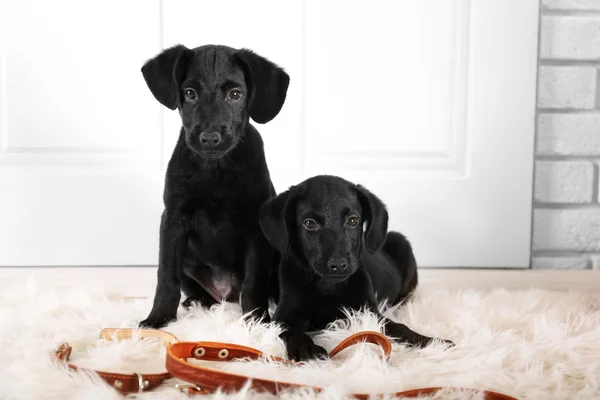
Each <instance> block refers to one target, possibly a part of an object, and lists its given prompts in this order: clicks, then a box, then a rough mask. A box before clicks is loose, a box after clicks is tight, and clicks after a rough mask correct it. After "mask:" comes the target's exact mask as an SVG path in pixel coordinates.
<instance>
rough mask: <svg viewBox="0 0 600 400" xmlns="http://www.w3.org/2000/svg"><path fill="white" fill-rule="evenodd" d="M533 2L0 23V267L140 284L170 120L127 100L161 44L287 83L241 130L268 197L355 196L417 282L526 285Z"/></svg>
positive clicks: (220, 8) (228, 6) (19, 15)
mask: <svg viewBox="0 0 600 400" xmlns="http://www.w3.org/2000/svg"><path fill="white" fill-rule="evenodd" d="M538 7H539V5H538V1H536V0H527V1H522V0H502V1H485V2H483V1H469V0H452V1H450V0H405V1H401V2H400V1H395V0H368V1H367V0H343V1H342V0H336V1H332V0H326V1H318V0H306V1H300V0H295V1H285V2H284V1H279V0H261V1H252V2H248V1H244V0H236V1H229V2H212V1H197V0H169V1H165V2H162V1H159V0H154V1H148V0H144V1H141V0H138V1H127V2H121V1H116V0H112V1H104V2H80V1H75V0H60V1H58V0H57V1H53V2H51V3H48V2H45V1H42V0H30V1H19V2H8V1H3V2H1V3H0V122H1V123H0V139H1V141H0V185H1V186H0V187H1V189H0V190H1V193H0V265H152V264H156V263H157V259H158V250H157V249H158V226H159V218H160V213H161V211H162V187H163V177H164V168H165V166H166V163H167V161H168V158H169V156H170V153H171V150H172V148H173V145H174V142H175V139H176V137H177V135H178V132H179V117H178V113H177V112H171V111H169V110H167V109H165V108H164V107H162V106H160V105H159V104H158V103H157V102H156V101H155V100H154V98H153V96H152V95H151V93H150V92H149V91H148V89H147V88H146V86H145V83H144V81H143V78H142V75H141V72H140V68H141V66H142V64H143V63H144V62H145V60H146V59H148V58H150V57H151V56H154V55H155V54H157V53H158V52H159V51H160V50H161V49H162V48H164V47H168V46H171V45H173V44H176V43H182V44H185V45H186V46H188V47H196V46H199V45H202V44H211V43H212V44H226V45H229V46H231V47H248V48H251V49H253V50H255V51H256V52H257V53H259V54H261V55H264V56H266V57H267V58H269V59H271V60H272V61H274V62H276V63H278V64H280V65H281V66H283V67H284V68H285V69H286V70H287V71H288V72H289V74H290V75H291V85H290V89H289V92H288V97H287V99H288V100H287V102H286V104H285V105H284V108H283V110H282V112H281V113H280V115H279V116H278V117H277V118H275V120H273V121H272V122H270V123H268V124H266V125H257V128H258V129H259V131H260V132H261V133H262V135H263V138H264V140H265V146H266V153H267V161H268V163H269V167H270V170H271V174H272V178H273V181H274V183H275V187H276V189H277V191H282V190H284V189H285V188H287V187H288V186H290V185H292V184H294V183H297V182H299V181H300V180H303V179H305V178H307V177H309V176H311V175H315V174H323V173H330V174H337V175H340V176H343V177H345V178H346V179H348V180H351V181H354V182H357V183H361V184H363V185H365V186H366V187H368V188H369V189H370V190H372V191H373V192H375V193H376V194H377V195H379V196H380V197H381V198H382V199H383V200H384V202H385V203H386V204H387V205H388V209H389V212H390V228H391V229H396V230H400V231H402V232H403V233H404V234H406V235H407V236H408V237H409V239H410V240H411V241H412V243H413V245H414V248H415V252H416V256H417V260H418V262H419V264H420V265H421V266H434V267H456V266H467V267H474V266H480V267H488V266H489V267H493V266H498V267H526V266H528V265H529V255H530V254H529V253H530V230H531V197H532V168H533V140H534V106H535V83H536V59H537V27H538Z"/></svg>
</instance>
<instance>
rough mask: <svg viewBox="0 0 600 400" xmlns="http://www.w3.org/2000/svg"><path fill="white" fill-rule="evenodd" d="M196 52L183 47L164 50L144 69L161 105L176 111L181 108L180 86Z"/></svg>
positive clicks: (178, 46) (153, 92) (146, 79)
mask: <svg viewBox="0 0 600 400" xmlns="http://www.w3.org/2000/svg"><path fill="white" fill-rule="evenodd" d="M193 55H194V52H193V51H192V50H190V49H188V48H187V47H185V46H182V45H180V44H179V45H176V46H173V47H171V48H168V49H166V50H164V51H163V52H162V53H160V54H159V55H157V56H156V57H154V58H152V59H150V60H148V61H147V62H146V64H144V66H143V67H142V74H143V75H144V80H145V81H146V84H147V85H148V87H149V88H150V91H151V92H152V94H153V95H154V97H156V100H158V101H159V102H160V103H162V104H163V105H164V106H166V107H169V108H170V109H171V110H175V109H176V108H177V107H178V106H179V99H180V93H179V85H180V84H181V80H182V79H183V74H184V73H185V70H186V68H187V65H188V62H189V60H190V59H191V58H192V57H193Z"/></svg>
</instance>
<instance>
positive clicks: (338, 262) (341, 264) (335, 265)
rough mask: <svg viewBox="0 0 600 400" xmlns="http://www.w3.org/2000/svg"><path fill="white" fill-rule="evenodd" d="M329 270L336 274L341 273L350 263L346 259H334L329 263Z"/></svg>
mask: <svg viewBox="0 0 600 400" xmlns="http://www.w3.org/2000/svg"><path fill="white" fill-rule="evenodd" d="M327 266H328V267H329V269H331V270H332V271H335V272H341V271H344V270H345V269H346V267H348V263H347V262H346V259H345V258H332V259H331V260H329V261H328V262H327Z"/></svg>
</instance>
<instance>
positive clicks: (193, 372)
mask: <svg viewBox="0 0 600 400" xmlns="http://www.w3.org/2000/svg"><path fill="white" fill-rule="evenodd" d="M365 342H366V343H372V344H376V345H379V346H380V347H381V348H382V350H383V357H385V358H388V357H389V355H390V353H391V351H392V343H391V342H390V340H389V339H388V338H387V337H386V336H384V335H382V334H381V333H379V332H370V331H364V332H359V333H356V334H354V335H352V336H350V337H348V338H346V339H345V340H343V341H342V342H341V343H340V344H338V345H337V346H336V347H335V348H334V349H333V350H332V351H331V352H330V353H329V356H330V357H334V356H335V355H336V354H338V353H339V352H341V351H342V350H344V349H346V348H348V347H350V346H352V345H355V344H357V343H365ZM189 358H194V359H196V360H204V361H235V360H240V359H246V360H248V359H250V360H257V359H261V358H263V359H264V358H268V359H271V360H273V361H279V362H285V363H289V362H291V361H287V360H284V359H281V358H279V357H273V356H265V355H264V354H263V353H262V352H261V351H259V350H256V349H253V348H251V347H245V346H240V345H236V344H230V343H219V342H179V343H175V344H172V345H171V346H169V347H168V349H167V363H166V366H167V371H169V372H170V373H171V374H172V375H173V376H174V377H176V378H179V379H181V380H184V381H186V382H189V383H190V384H189V385H177V387H178V388H179V389H180V390H181V391H182V392H183V391H186V392H187V393H188V394H210V393H214V392H215V391H216V390H218V389H220V390H222V391H224V392H236V391H239V390H241V389H242V388H243V387H244V386H245V385H246V383H247V382H248V380H251V383H250V387H251V388H252V389H254V390H257V391H264V392H269V393H272V394H275V395H277V394H278V393H279V392H280V391H282V390H285V389H292V388H310V389H313V390H315V391H317V392H320V391H322V390H323V388H320V387H316V386H310V385H304V384H299V383H290V382H282V381H274V380H269V379H262V378H251V377H248V376H244V375H238V374H234V373H231V372H227V371H222V370H219V369H214V368H208V367H204V366H201V365H198V364H192V363H190V362H188V361H187V359H189ZM443 389H458V390H469V391H474V392H478V390H475V389H464V388H448V387H446V388H443V387H430V388H421V389H414V390H407V391H403V392H396V393H385V394H384V393H380V394H378V395H379V396H384V395H388V396H394V397H419V396H423V395H427V394H434V393H436V392H438V391H440V390H443ZM481 392H482V393H483V395H484V398H485V399H486V400H517V399H515V398H514V397H510V396H507V395H504V394H501V393H497V392H492V391H488V390H481ZM348 396H351V397H354V398H357V399H368V398H370V397H371V396H372V395H370V394H362V393H353V394H348Z"/></svg>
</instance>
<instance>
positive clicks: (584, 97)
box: [538, 66, 596, 109]
mask: <svg viewBox="0 0 600 400" xmlns="http://www.w3.org/2000/svg"><path fill="white" fill-rule="evenodd" d="M539 72H540V76H539V93H538V106H539V107H542V108H570V109H573V108H580V109H592V108H594V106H595V103H596V68H594V67H562V66H541V67H540V69H539Z"/></svg>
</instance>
